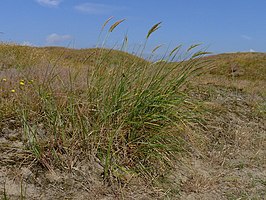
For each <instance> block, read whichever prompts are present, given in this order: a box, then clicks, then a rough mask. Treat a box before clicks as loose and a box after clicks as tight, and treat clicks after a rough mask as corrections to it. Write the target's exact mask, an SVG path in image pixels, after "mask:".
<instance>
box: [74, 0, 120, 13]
mask: <svg viewBox="0 0 266 200" xmlns="http://www.w3.org/2000/svg"><path fill="white" fill-rule="evenodd" d="M74 8H75V9H76V10H78V11H80V12H83V13H87V14H94V15H100V14H109V13H111V12H113V11H117V10H124V9H125V7H122V6H111V5H107V4H98V3H83V4H80V5H77V6H75V7H74Z"/></svg>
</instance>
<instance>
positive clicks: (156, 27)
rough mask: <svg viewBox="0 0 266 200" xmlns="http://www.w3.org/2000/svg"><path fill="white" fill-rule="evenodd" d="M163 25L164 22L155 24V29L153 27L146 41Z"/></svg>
mask: <svg viewBox="0 0 266 200" xmlns="http://www.w3.org/2000/svg"><path fill="white" fill-rule="evenodd" d="M161 23H162V22H159V23H157V24H155V25H154V26H153V27H151V29H150V30H149V32H148V34H147V36H146V39H148V38H149V37H150V35H151V34H152V33H153V32H155V31H156V30H158V29H159V28H160V27H161V26H160V24H161Z"/></svg>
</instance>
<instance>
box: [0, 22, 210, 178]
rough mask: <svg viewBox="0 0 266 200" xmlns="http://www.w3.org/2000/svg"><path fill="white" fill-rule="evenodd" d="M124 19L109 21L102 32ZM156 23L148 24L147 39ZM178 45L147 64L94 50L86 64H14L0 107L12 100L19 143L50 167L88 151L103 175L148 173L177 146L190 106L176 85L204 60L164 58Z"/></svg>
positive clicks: (165, 163) (68, 165)
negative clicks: (19, 129)
mask: <svg viewBox="0 0 266 200" xmlns="http://www.w3.org/2000/svg"><path fill="white" fill-rule="evenodd" d="M108 22H109V21H107V23H108ZM122 22H123V20H120V21H117V22H115V23H114V24H113V25H111V26H110V28H109V31H108V33H107V36H106V37H105V38H108V37H109V34H110V33H111V32H113V31H114V29H115V28H116V27H117V26H118V25H119V24H120V23H122ZM107 23H106V24H105V25H104V26H107ZM159 26H160V23H158V24H156V25H155V26H153V27H152V28H151V29H150V30H149V32H148V34H147V37H146V40H148V39H149V37H151V36H152V33H153V32H154V31H156V30H157V29H158V28H159ZM103 28H104V27H103ZM146 43H147V41H146V42H145V45H146ZM195 47H196V46H191V48H190V49H189V50H188V52H190V51H191V50H192V49H194V48H195ZM179 49H180V46H178V47H177V48H174V49H173V51H171V53H170V55H169V56H165V57H164V58H163V60H164V61H165V62H148V61H144V60H142V59H140V58H137V57H136V56H135V57H133V56H130V55H128V54H126V53H121V52H119V53H116V52H118V51H116V50H113V49H103V48H99V49H96V52H97V53H96V54H91V55H88V57H87V58H88V59H87V60H90V62H89V65H88V63H86V62H85V61H84V60H83V61H84V62H83V63H82V64H80V65H78V66H76V67H71V66H67V65H66V64H62V63H60V62H59V63H57V62H54V63H50V64H47V65H43V66H42V67H40V66H38V67H34V66H29V67H28V68H23V70H15V71H14V72H13V75H12V77H8V78H9V79H12V78H13V79H12V80H13V82H15V83H16V84H14V83H12V84H9V85H6V84H5V85H4V84H2V82H1V86H0V88H2V90H5V91H6V92H5V95H2V96H1V97H0V98H1V106H2V105H3V102H4V101H5V100H6V99H9V98H12V99H13V101H12V102H9V104H10V105H12V106H11V107H12V108H13V110H15V112H16V116H17V118H18V119H19V120H20V121H21V125H22V128H23V134H24V135H25V137H24V138H25V143H26V144H27V146H28V148H29V149H30V150H31V151H32V153H33V155H34V156H35V158H36V160H38V162H39V163H41V164H42V165H43V166H45V167H46V168H48V169H49V170H53V169H54V168H55V167H59V168H60V167H61V168H62V169H68V170H70V171H71V170H72V169H73V168H75V164H76V163H77V162H78V160H79V159H83V158H84V157H88V156H91V155H93V156H95V157H97V158H98V159H99V160H100V161H101V164H102V166H103V168H104V171H103V176H104V178H105V179H106V180H112V179H111V178H118V179H121V177H122V176H123V174H127V173H131V172H132V171H134V173H141V174H143V175H147V176H148V177H151V176H152V177H153V176H154V175H156V174H158V173H161V172H164V170H166V169H167V168H168V167H169V166H170V165H171V162H172V161H173V160H174V159H175V157H176V154H175V152H180V151H181V149H182V148H183V145H184V144H183V142H184V141H183V139H182V138H183V137H182V132H181V127H182V126H184V125H186V123H187V120H188V118H189V117H190V115H191V112H192V113H193V112H194V111H193V104H192V103H190V102H189V101H188V100H187V98H186V95H185V94H183V93H182V87H183V86H184V84H185V83H186V82H187V81H188V80H189V79H190V78H191V77H193V76H194V75H196V74H198V73H199V72H200V71H201V69H202V67H203V66H205V65H206V63H205V61H202V60H200V59H196V58H198V57H200V56H202V55H204V54H205V52H201V51H199V52H196V53H195V54H193V55H192V56H191V57H190V59H188V60H186V61H183V62H179V63H174V64H173V63H171V64H169V63H168V62H169V61H172V59H173V58H175V57H176V56H177V54H178V50H179ZM67 51H68V50H66V52H67ZM94 52H95V50H94ZM142 53H143V50H142V51H141V53H140V54H142ZM120 54H124V55H127V57H123V59H125V60H122V59H120V60H116V59H114V58H113V56H116V55H118V56H119V55H120ZM62 56H64V53H63V54H62ZM68 58H69V57H68ZM110 58H112V59H110ZM85 60H86V59H85ZM132 60H133V62H132ZM67 62H68V61H67ZM75 62H77V61H75ZM61 64H62V65H61ZM0 75H1V76H4V75H5V73H4V72H2V74H0ZM9 76H10V73H9ZM15 77H16V78H15ZM1 78H2V77H1ZM22 79H23V81H21V80H22ZM33 80H34V81H33ZM11 90H14V92H7V91H11ZM2 94H3V93H2ZM189 113H190V114H189Z"/></svg>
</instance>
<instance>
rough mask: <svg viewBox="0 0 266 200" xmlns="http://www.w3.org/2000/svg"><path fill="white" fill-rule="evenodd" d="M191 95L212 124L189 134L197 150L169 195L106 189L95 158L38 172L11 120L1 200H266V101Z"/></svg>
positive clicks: (134, 183) (137, 185) (213, 93)
mask: <svg viewBox="0 0 266 200" xmlns="http://www.w3.org/2000/svg"><path fill="white" fill-rule="evenodd" d="M190 95H191V96H192V97H193V98H195V99H200V100H202V101H203V102H202V105H201V106H202V107H203V108H204V109H205V110H206V112H205V113H204V114H203V116H204V118H205V121H204V122H203V124H202V126H201V127H194V128H191V129H190V130H189V134H190V135H191V137H190V142H191V149H192V150H191V151H190V153H189V154H188V155H187V156H185V157H184V158H180V160H179V161H177V164H176V166H175V169H174V170H173V171H171V172H170V173H169V175H168V177H167V178H168V182H167V183H166V184H164V185H165V186H164V187H163V188H164V189H161V188H160V187H155V186H150V185H149V184H148V183H146V184H145V183H143V182H142V181H141V180H137V179H132V180H131V181H129V182H128V183H127V184H125V183H124V184H111V185H108V184H103V181H102V172H103V167H102V166H101V165H100V164H99V162H98V161H97V160H95V159H89V158H88V159H84V160H83V161H82V162H80V163H77V164H76V166H75V167H74V168H73V170H72V171H64V172H63V171H59V170H53V171H47V170H45V169H43V168H41V167H40V166H38V165H36V161H35V160H34V158H33V157H32V156H31V154H30V152H28V150H26V147H25V145H24V144H23V142H22V139H21V138H22V136H21V134H22V131H21V129H20V128H18V127H17V126H16V124H17V122H16V121H14V120H12V119H4V121H5V125H4V126H3V127H1V130H0V197H1V198H3V199H5V198H4V197H5V196H6V197H7V198H6V199H39V200H40V199H102V200H111V199H143V200H144V199H187V200H193V199H203V200H204V199H206V200H208V199H209V200H212V199H217V200H219V199H221V200H222V199H232V200H233V199H254V200H255V199H258V200H261V199H266V126H265V125H266V124H265V115H264V116H263V113H260V110H259V109H257V108H258V105H260V104H261V103H263V102H265V99H263V98H262V97H261V96H259V95H256V94H253V95H251V94H247V93H244V92H242V91H240V90H236V89H230V88H229V89H228V88H227V89H226V88H224V87H216V86H212V85H204V86H199V87H194V88H193V90H192V91H191V92H190ZM197 135H198V137H199V138H197V137H196V136H197ZM196 138H197V139H196ZM199 139H200V140H202V143H201V142H198V140H199Z"/></svg>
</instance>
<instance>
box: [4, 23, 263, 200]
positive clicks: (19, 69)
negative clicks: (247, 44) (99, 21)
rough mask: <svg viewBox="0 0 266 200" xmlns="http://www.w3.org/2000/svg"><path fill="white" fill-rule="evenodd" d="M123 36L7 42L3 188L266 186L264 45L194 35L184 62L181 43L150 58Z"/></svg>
mask: <svg viewBox="0 0 266 200" xmlns="http://www.w3.org/2000/svg"><path fill="white" fill-rule="evenodd" d="M108 22H109V21H107V23H106V24H105V25H104V26H103V28H105V29H106V28H107V26H108ZM120 23H122V20H121V21H118V22H116V23H114V24H112V25H111V26H110V27H109V29H107V31H106V37H105V38H108V37H109V35H110V34H112V32H113V31H114V30H115V29H116V27H117V26H118V25H119V24H120ZM159 27H160V23H158V24H156V25H154V26H153V27H152V28H151V29H150V30H149V31H148V33H147V35H146V41H145V43H144V47H143V48H145V45H146V43H147V42H148V39H149V37H152V34H153V33H154V32H155V31H156V30H157V29H158V28H159ZM101 34H103V33H101ZM124 41H125V43H126V41H127V40H126V38H125V40H124ZM125 43H124V44H123V45H122V47H121V49H120V50H119V49H108V48H104V46H100V47H98V48H93V49H79V50H78V49H70V48H62V47H29V46H20V45H15V44H5V43H2V44H0V137H1V140H0V143H1V146H0V154H1V161H0V168H1V171H0V184H1V187H0V189H1V190H0V195H1V196H2V198H3V199H12V198H18V197H20V198H22V199H36V198H40V197H43V198H45V199H62V198H63V199H84V198H87V197H89V198H92V199H95V198H96V199H104V198H108V199H109V198H110V199H141V198H142V199H152V198H154V197H155V198H157V199H164V198H170V199H172V198H173V199H176V198H177V199H178V198H181V199H186V198H188V197H189V196H190V198H191V196H192V197H193V195H196V196H195V197H202V198H201V199H213V197H217V198H214V199H237V198H239V197H240V198H242V197H243V199H248V197H249V196H252V197H254V199H256V198H257V199H260V197H262V196H263V195H265V181H266V179H265V177H266V174H265V170H266V169H265V160H266V159H263V158H266V157H265V149H266V148H265V117H266V116H265V112H266V107H265V106H266V104H265V97H266V96H265V95H266V89H265V85H266V79H265V77H266V71H265V70H266V67H265V66H266V54H264V53H234V54H221V55H211V56H208V55H207V54H208V53H207V52H205V51H201V49H199V48H200V47H199V46H198V45H192V46H191V47H189V48H188V49H186V50H182V51H183V53H182V54H183V55H185V56H183V57H184V60H181V61H178V62H176V61H175V59H176V57H177V56H179V55H180V51H181V46H177V47H176V48H174V49H172V50H171V51H169V53H168V54H167V55H164V57H163V58H162V61H156V62H153V61H147V60H145V59H143V58H141V57H142V53H143V51H144V49H143V50H142V49H141V50H140V52H138V53H136V54H134V55H133V54H130V53H127V52H125V51H121V50H124V49H125V48H124V47H125V46H126V45H125ZM103 44H104V42H103ZM157 48H159V46H157V47H155V49H154V53H155V52H156V50H157ZM197 49H199V50H197ZM184 52H185V54H184ZM236 169H237V170H238V172H239V174H237V173H235V170H236ZM241 170H242V171H241ZM244 170H247V171H244ZM252 170H253V171H252ZM253 172H254V173H253ZM230 173H231V174H230ZM241 173H242V174H241ZM243 174H244V176H243ZM241 182H245V183H247V185H245V184H243V185H242V186H243V187H238V186H237V184H239V183H241ZM234 184H235V187H236V189H235V190H234V189H232V190H228V188H230V187H232V186H233V185H234ZM10 188H13V189H10ZM14 188H15V190H16V191H14ZM58 188H60V189H58ZM263 188H264V189H263ZM57 190H58V191H59V192H58V191H57ZM226 191H227V192H226Z"/></svg>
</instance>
